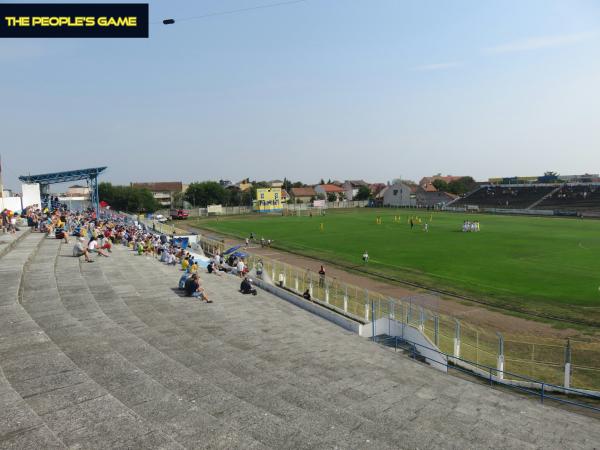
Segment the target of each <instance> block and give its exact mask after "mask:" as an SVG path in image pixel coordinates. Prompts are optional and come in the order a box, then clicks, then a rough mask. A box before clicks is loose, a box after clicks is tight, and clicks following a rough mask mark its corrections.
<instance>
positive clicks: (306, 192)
mask: <svg viewBox="0 0 600 450" xmlns="http://www.w3.org/2000/svg"><path fill="white" fill-rule="evenodd" d="M291 195H292V197H314V196H316V195H317V193H316V192H315V190H314V188H311V187H301V188H292V192H291Z"/></svg>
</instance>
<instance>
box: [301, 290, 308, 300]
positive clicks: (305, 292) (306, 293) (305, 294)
mask: <svg viewBox="0 0 600 450" xmlns="http://www.w3.org/2000/svg"><path fill="white" fill-rule="evenodd" d="M302 297H304V298H305V299H306V300H310V290H309V289H307V290H305V291H304V294H302Z"/></svg>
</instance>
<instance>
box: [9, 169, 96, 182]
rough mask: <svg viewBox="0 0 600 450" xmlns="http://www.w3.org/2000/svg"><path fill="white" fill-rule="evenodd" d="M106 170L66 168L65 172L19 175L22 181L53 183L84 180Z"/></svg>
mask: <svg viewBox="0 0 600 450" xmlns="http://www.w3.org/2000/svg"><path fill="white" fill-rule="evenodd" d="M105 170H106V167H94V168H91V169H79V170H68V171H66V172H55V173H44V174H41V175H22V176H20V177H19V180H21V181H22V182H23V183H39V184H55V183H66V182H68V181H75V180H84V179H89V178H92V177H97V176H98V175H100V174H101V173H102V172H104V171H105Z"/></svg>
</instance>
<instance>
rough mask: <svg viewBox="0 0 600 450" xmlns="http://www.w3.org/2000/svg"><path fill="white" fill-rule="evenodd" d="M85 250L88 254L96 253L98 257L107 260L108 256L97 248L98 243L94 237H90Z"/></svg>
mask: <svg viewBox="0 0 600 450" xmlns="http://www.w3.org/2000/svg"><path fill="white" fill-rule="evenodd" d="M87 249H88V251H89V252H90V253H98V254H99V255H100V256H105V257H107V258H108V255H107V254H106V253H104V251H103V250H102V249H101V248H99V247H98V241H97V240H96V238H95V237H94V236H92V237H90V241H89V242H88V248H87Z"/></svg>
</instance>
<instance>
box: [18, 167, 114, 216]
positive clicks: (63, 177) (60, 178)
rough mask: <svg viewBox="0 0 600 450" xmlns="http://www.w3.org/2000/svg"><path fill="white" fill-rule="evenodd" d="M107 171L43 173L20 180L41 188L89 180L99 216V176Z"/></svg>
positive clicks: (93, 169)
mask: <svg viewBox="0 0 600 450" xmlns="http://www.w3.org/2000/svg"><path fill="white" fill-rule="evenodd" d="M105 170H106V167H93V168H91V169H78V170H68V171H66V172H54V173H43V174H40V175H22V176H20V177H19V180H21V181H22V182H23V183H39V184H40V186H48V185H50V184H56V183H66V182H69V181H76V180H89V184H90V191H91V200H92V204H93V205H94V207H95V208H96V214H98V213H99V210H100V198H99V197H98V175H100V174H101V173H102V172H104V171H105Z"/></svg>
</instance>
